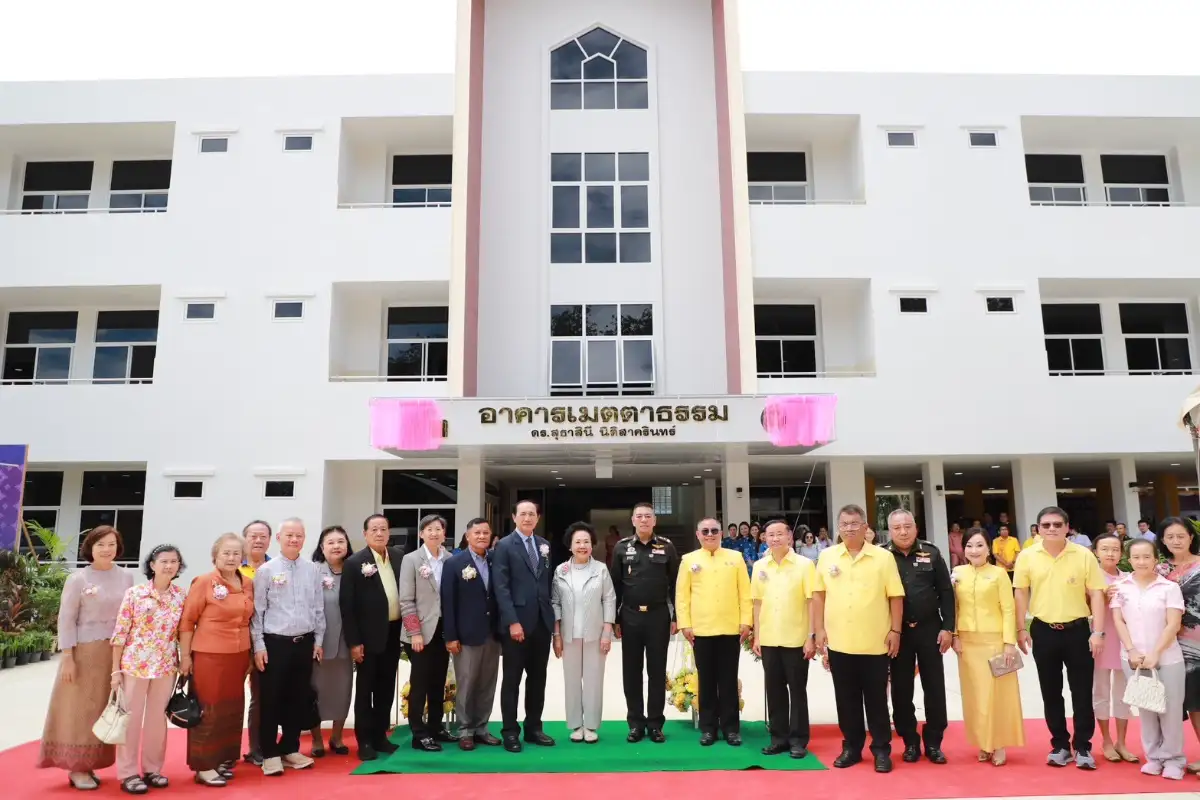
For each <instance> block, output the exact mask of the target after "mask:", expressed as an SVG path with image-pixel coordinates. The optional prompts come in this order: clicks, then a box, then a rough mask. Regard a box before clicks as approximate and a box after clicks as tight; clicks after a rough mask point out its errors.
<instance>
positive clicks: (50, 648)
mask: <svg viewBox="0 0 1200 800" xmlns="http://www.w3.org/2000/svg"><path fill="white" fill-rule="evenodd" d="M38 647H40V648H41V651H42V661H49V660H50V659H51V658H53V657H54V634H53V633H51V632H50V631H38Z"/></svg>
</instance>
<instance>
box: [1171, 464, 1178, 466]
mask: <svg viewBox="0 0 1200 800" xmlns="http://www.w3.org/2000/svg"><path fill="white" fill-rule="evenodd" d="M1171 466H1172V467H1178V466H1179V465H1178V464H1172V465H1171Z"/></svg>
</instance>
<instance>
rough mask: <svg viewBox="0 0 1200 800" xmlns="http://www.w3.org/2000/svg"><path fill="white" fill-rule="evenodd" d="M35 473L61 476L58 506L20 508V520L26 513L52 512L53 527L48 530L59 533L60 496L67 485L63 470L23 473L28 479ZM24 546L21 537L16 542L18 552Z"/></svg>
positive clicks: (35, 544) (61, 503)
mask: <svg viewBox="0 0 1200 800" xmlns="http://www.w3.org/2000/svg"><path fill="white" fill-rule="evenodd" d="M35 472H39V473H52V474H56V475H60V476H63V481H62V482H61V488H60V489H59V492H58V505H56V506H22V507H21V509H20V510H21V515H22V516H21V518H22V519H24V518H25V517H24V515H25V513H26V512H33V513H37V512H40V511H53V512H54V525H52V526H51V527H50V530H52V531H54V532H55V533H59V530H58V523H59V521H60V520H61V519H62V508H63V501H62V496H63V490H64V489H65V488H66V485H67V484H66V476H65V474H64V470H61V469H29V470H26V471H25V477H26V478H27V479H28V477H29V476H30V475H31V474H33V473H35ZM24 546H25V538H24V537H23V536H22V537H21V538H20V539H19V540H18V542H17V549H18V551H19V550H20V548H22V547H24ZM34 546H35V547H36V546H37V542H36V541H35V542H34Z"/></svg>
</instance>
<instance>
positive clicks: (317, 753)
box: [312, 747, 325, 758]
mask: <svg viewBox="0 0 1200 800" xmlns="http://www.w3.org/2000/svg"><path fill="white" fill-rule="evenodd" d="M312 757H313V758H324V757H325V748H324V747H314V748H313V750H312Z"/></svg>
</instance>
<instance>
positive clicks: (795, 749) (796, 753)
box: [791, 744, 808, 758]
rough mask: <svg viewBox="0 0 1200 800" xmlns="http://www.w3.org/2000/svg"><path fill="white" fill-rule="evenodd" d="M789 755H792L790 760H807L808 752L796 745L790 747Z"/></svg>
mask: <svg viewBox="0 0 1200 800" xmlns="http://www.w3.org/2000/svg"><path fill="white" fill-rule="evenodd" d="M791 753H792V758H808V750H806V749H805V748H803V747H801V746H800V745H798V744H797V745H792V747H791Z"/></svg>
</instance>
